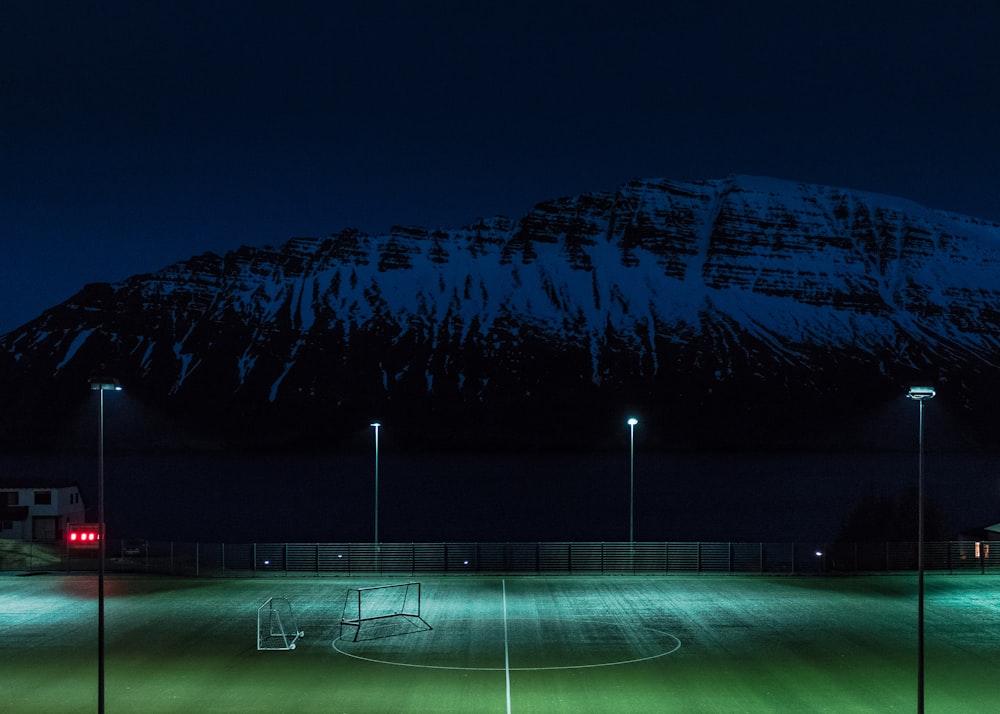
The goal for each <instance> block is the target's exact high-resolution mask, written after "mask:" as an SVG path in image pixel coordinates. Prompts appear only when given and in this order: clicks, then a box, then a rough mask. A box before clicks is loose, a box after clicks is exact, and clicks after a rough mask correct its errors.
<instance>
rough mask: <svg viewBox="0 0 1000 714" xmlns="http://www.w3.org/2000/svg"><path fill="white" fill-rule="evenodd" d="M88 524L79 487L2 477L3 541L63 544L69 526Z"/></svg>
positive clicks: (0, 513)
mask: <svg viewBox="0 0 1000 714" xmlns="http://www.w3.org/2000/svg"><path fill="white" fill-rule="evenodd" d="M85 522H86V506H85V504H84V502H83V496H82V495H81V494H80V487H79V486H77V484H76V483H71V482H68V481H59V480H53V479H45V478H38V477H35V476H30V477H23V478H12V477H0V539H8V540H22V541H29V542H38V543H55V542H58V541H61V540H62V539H63V537H64V535H65V533H66V526H67V524H70V523H85Z"/></svg>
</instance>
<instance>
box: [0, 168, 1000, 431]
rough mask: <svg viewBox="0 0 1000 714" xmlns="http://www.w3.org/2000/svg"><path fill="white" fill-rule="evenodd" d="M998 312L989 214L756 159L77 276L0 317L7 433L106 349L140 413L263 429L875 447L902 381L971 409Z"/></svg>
mask: <svg viewBox="0 0 1000 714" xmlns="http://www.w3.org/2000/svg"><path fill="white" fill-rule="evenodd" d="M998 323H1000V226H998V225H996V224H992V223H987V222H984V221H980V220H976V219H974V218H971V217H967V216H961V215H956V214H951V213H946V212H942V211H937V210H932V209H929V208H925V207H922V206H920V205H917V204H915V203H913V202H910V201H906V200H903V199H899V198H893V197H889V196H882V195H874V194H869V193H860V192H854V191H849V190H845V189H839V188H831V187H825V186H813V185H804V184H798V183H793V182H787V181H779V180H773V179H766V178H757V177H747V176H736V177H730V178H727V179H722V180H716V181H700V182H679V181H668V180H636V181H633V182H630V183H628V184H626V185H624V186H621V187H620V188H618V189H617V190H615V191H610V192H598V193H590V194H584V195H580V196H574V197H566V198H559V199H555V200H550V201H546V202H543V203H540V204H538V205H537V206H535V207H534V209H533V210H531V211H530V212H529V213H528V214H527V215H526V216H524V217H523V218H521V219H520V220H511V219H508V218H503V217H498V218H491V219H483V220H477V221H476V222H475V223H473V224H472V225H469V226H465V227H463V228H455V229H446V228H439V229H427V228H420V227H396V228H393V229H392V230H390V231H389V232H388V233H386V234H384V235H367V234H364V233H361V232H359V231H357V230H350V229H348V230H343V231H341V232H339V233H337V234H334V235H331V236H329V237H327V238H296V239H293V240H289V241H288V242H286V243H285V244H284V245H282V246H280V247H278V248H272V247H265V248H249V247H242V248H239V249H237V250H234V251H232V252H229V253H227V254H226V255H225V256H217V255H214V254H210V253H208V254H204V255H201V256H197V257H193V258H191V259H190V260H187V261H184V262H181V263H177V264H175V265H171V266H168V267H165V268H164V269H162V270H160V271H158V272H156V273H153V274H149V275H137V276H134V277H132V278H129V279H128V280H125V281H122V282H120V283H113V284H103V283H102V284H93V285H88V286H86V287H85V288H84V289H83V290H82V291H81V292H80V293H79V294H77V295H76V296H74V297H73V298H71V299H70V300H68V301H66V302H65V303H63V304H61V305H58V306H56V307H53V308H52V309H50V310H48V311H46V312H45V313H44V314H42V315H41V316H39V317H38V318H37V319H35V320H33V321H31V322H29V323H28V324H26V325H24V326H23V327H21V328H20V329H17V330H15V331H13V332H10V333H8V334H7V335H4V336H3V337H0V384H3V385H4V393H5V394H7V395H8V397H7V398H6V399H5V404H4V412H3V420H4V421H3V428H2V434H3V435H4V436H5V437H6V438H7V439H19V440H20V439H24V438H25V437H26V435H28V434H31V433H33V431H32V430H35V431H37V430H38V428H39V426H38V425H39V424H63V423H64V422H62V421H60V419H59V417H60V415H62V414H66V413H68V412H67V409H68V405H69V404H71V403H78V402H80V401H82V400H83V399H84V397H85V396H86V392H87V389H86V379H87V376H88V375H91V374H93V373H94V372H95V371H99V370H106V371H109V372H113V373H114V374H115V375H116V376H117V377H118V378H119V379H121V381H122V382H123V383H124V384H125V385H126V388H127V389H128V390H129V393H130V394H133V395H135V399H136V400H138V402H139V403H141V404H143V405H144V407H145V409H144V413H150V414H156V415H158V416H157V418H158V419H159V418H165V419H170V420H173V421H174V422H176V423H182V424H188V425H191V424H197V425H198V426H197V427H196V428H193V430H194V431H195V432H197V433H199V434H202V435H205V434H212V435H214V436H213V437H212V438H215V437H218V438H226V439H232V438H236V439H245V440H248V441H252V442H255V443H261V442H263V443H272V444H278V443H284V442H288V441H292V442H295V443H314V444H317V445H323V444H329V443H335V442H337V441H340V440H342V439H344V438H345V435H346V434H350V433H352V432H353V431H356V430H358V429H361V430H363V429H364V428H365V427H367V424H368V422H369V421H371V420H372V418H376V417H377V418H380V419H382V420H383V421H386V422H388V421H390V420H391V421H392V422H393V423H394V428H395V430H396V432H397V433H399V434H400V435H401V438H404V439H409V440H410V441H411V443H432V444H433V443H441V442H448V445H449V446H455V445H460V444H463V443H464V444H475V445H477V446H482V445H483V444H496V445H500V444H504V443H510V442H515V443H520V444H521V445H525V444H531V445H539V446H541V445H547V444H548V445H557V444H564V445H565V444H570V443H572V444H584V445H600V444H602V443H607V442H609V441H611V440H616V439H618V438H619V437H620V433H619V432H620V431H621V425H620V423H619V422H621V423H624V421H623V420H624V417H625V416H627V414H629V413H632V412H635V413H638V414H641V415H642V416H643V419H644V422H645V423H648V424H649V427H648V428H649V431H648V432H647V434H648V436H647V438H648V439H649V440H651V441H656V442H659V443H661V444H663V445H666V446H678V447H679V446H686V445H709V444H713V443H716V444H726V445H742V446H746V445H752V444H766V445H775V444H781V445H795V444H796V443H799V440H800V439H806V440H807V441H810V440H811V442H812V443H822V442H823V441H824V440H833V441H835V440H836V439H837V438H839V437H837V436H835V435H836V434H843V433H844V432H845V431H847V432H851V433H853V435H854V436H855V437H859V438H860V439H861V441H865V440H866V439H869V438H873V436H872V435H871V434H867V435H866V434H865V433H864V432H865V430H866V429H867V428H868V427H866V426H862V425H864V424H867V423H868V421H867V420H869V419H870V418H872V415H873V414H876V412H878V410H879V409H881V405H882V404H883V403H884V402H888V401H892V400H895V399H897V398H899V397H901V395H902V394H903V393H904V391H905V387H906V386H907V385H909V384H911V383H923V382H927V383H930V384H934V385H936V386H938V387H939V391H940V395H941V396H942V397H945V396H946V395H947V398H946V399H945V400H943V401H945V403H946V404H945V405H943V406H947V409H948V411H949V413H951V414H952V415H954V416H955V418H957V419H958V421H959V422H961V424H960V425H959V427H958V429H966V428H969V425H975V424H976V423H979V422H981V421H982V420H983V419H985V418H986V415H987V414H988V408H989V406H990V402H991V400H992V399H993V397H994V396H995V395H996V393H997V388H996V387H995V386H993V382H994V381H996V380H994V377H993V373H994V370H995V367H996V365H997V364H998V363H1000V341H998V338H997V328H998ZM29 384H30V385H31V386H30V387H29V386H28V385H29ZM68 395H70V396H68ZM939 403H940V402H939ZM40 405H43V406H40ZM60 428H62V427H60Z"/></svg>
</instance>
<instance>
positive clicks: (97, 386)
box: [90, 377, 122, 392]
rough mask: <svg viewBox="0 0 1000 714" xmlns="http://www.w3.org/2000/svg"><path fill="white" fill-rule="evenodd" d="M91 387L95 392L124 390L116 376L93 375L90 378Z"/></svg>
mask: <svg viewBox="0 0 1000 714" xmlns="http://www.w3.org/2000/svg"><path fill="white" fill-rule="evenodd" d="M90 389H91V390H92V391H95V392H96V391H98V390H104V391H108V392H120V391H122V385H121V382H119V381H118V380H117V379H115V378H114V377H92V378H91V379H90Z"/></svg>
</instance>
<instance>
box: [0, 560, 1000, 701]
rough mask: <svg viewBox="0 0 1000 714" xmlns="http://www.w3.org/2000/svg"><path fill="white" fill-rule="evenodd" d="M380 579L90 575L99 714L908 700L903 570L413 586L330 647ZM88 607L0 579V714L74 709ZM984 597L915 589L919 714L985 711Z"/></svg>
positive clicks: (991, 628)
mask: <svg viewBox="0 0 1000 714" xmlns="http://www.w3.org/2000/svg"><path fill="white" fill-rule="evenodd" d="M393 581H394V578H385V579H379V578H375V577H368V578H341V577H313V578H301V579H291V578H289V579H285V578H282V579H274V580H267V579H256V580H207V579H206V580H195V579H178V578H153V577H119V576H114V577H109V578H108V580H107V593H108V595H107V602H106V605H107V607H106V613H107V645H106V655H107V659H106V662H107V675H106V697H107V711H108V712H116V713H121V714H126V713H128V714H132V713H134V712H149V713H150V714H155V713H158V712H234V713H236V712H239V713H249V712H301V713H308V712H323V713H324V714H331V713H336V712H350V713H352V714H353V713H357V714H368V713H375V712H386V713H389V712H393V713H398V712H427V713H428V714H430V713H432V712H433V713H442V712H462V713H464V714H475V713H477V712H483V713H491V714H492V713H494V712H498V713H503V712H507V711H508V706H509V708H510V709H509V710H510V711H511V712H516V713H518V714H520V713H522V712H523V713H526V712H539V713H542V712H544V713H546V714H552V713H557V712H574V713H580V712H602V713H603V712H629V713H634V712H684V713H688V714H689V713H692V712H712V713H717V712H790V713H791V712H796V713H802V712H835V713H838V714H842V713H845V712H866V713H867V712H911V711H914V710H915V707H916V663H917V659H916V615H917V608H916V579H915V577H912V576H902V575H900V576H872V577H847V578H822V577H751V576H746V577H743V576H712V577H704V576H703V577H696V576H692V577H678V576H670V577H628V576H617V577H607V576H605V577H598V576H595V577H582V576H572V577H567V576H561V577H505V578H501V577H472V576H457V577H430V578H422V579H421V581H422V583H423V612H422V614H423V616H424V618H425V619H426V621H427V622H428V623H429V624H430V625H431V626H432V627H433V629H430V630H428V629H427V628H426V627H424V626H422V624H421V623H419V622H415V621H406V620H402V619H399V620H397V619H393V620H389V621H383V622H380V623H374V624H372V625H367V624H366V625H364V626H363V627H362V631H361V632H360V633H359V638H358V642H352V641H350V640H351V639H352V638H353V635H354V631H353V629H352V628H349V629H348V631H347V632H346V633H345V634H346V635H347V637H346V638H345V639H343V640H339V641H337V642H336V646H334V640H335V638H337V637H338V636H339V634H340V626H339V620H340V616H341V609H342V605H343V601H344V595H345V593H346V592H347V590H348V588H351V587H359V586H366V585H374V584H384V583H387V582H393ZM95 592H96V582H95V578H93V576H79V575H77V576H62V575H38V576H32V577H14V576H4V577H0V612H2V613H3V614H2V619H0V691H2V710H3V711H5V712H8V711H9V712H24V713H31V712H60V713H64V714H69V713H72V712H92V711H95V709H96V699H97V696H96V688H97V667H96V651H97V636H96V635H97V629H96V599H95ZM998 594H1000V580H998V579H996V578H995V577H992V576H978V575H963V576H943V575H934V576H928V578H927V610H926V622H927V628H926V642H927V660H926V704H927V711H928V712H929V713H932V712H955V713H956V714H957V713H959V712H961V713H962V714H970V713H973V714H974V713H975V712H993V711H995V710H996V705H995V702H996V692H995V689H996V684H995V682H996V679H997V675H998V674H1000V646H998V644H997V636H998V634H1000V608H998V598H997V596H998ZM270 596H275V597H285V598H288V599H289V600H290V602H291V604H292V607H293V609H294V611H295V614H296V616H297V619H298V621H299V625H300V627H301V629H303V630H304V631H305V636H304V637H303V638H302V639H300V640H299V642H298V645H297V647H296V649H295V650H292V651H280V652H258V651H257V649H256V635H255V627H256V607H257V606H258V605H259V604H261V603H262V602H264V601H265V600H266V599H267V598H268V597H270ZM505 598H506V600H505ZM508 683H509V700H508Z"/></svg>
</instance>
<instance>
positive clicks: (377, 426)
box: [369, 421, 382, 550]
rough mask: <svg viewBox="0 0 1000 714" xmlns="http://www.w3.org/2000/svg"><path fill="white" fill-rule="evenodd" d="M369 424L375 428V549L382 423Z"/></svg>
mask: <svg viewBox="0 0 1000 714" xmlns="http://www.w3.org/2000/svg"><path fill="white" fill-rule="evenodd" d="M369 426H372V427H374V429H375V549H376V550H378V549H379V540H378V429H379V427H380V426H382V424H380V423H379V422H377V421H373V422H372V423H371V424H370V425H369Z"/></svg>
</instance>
